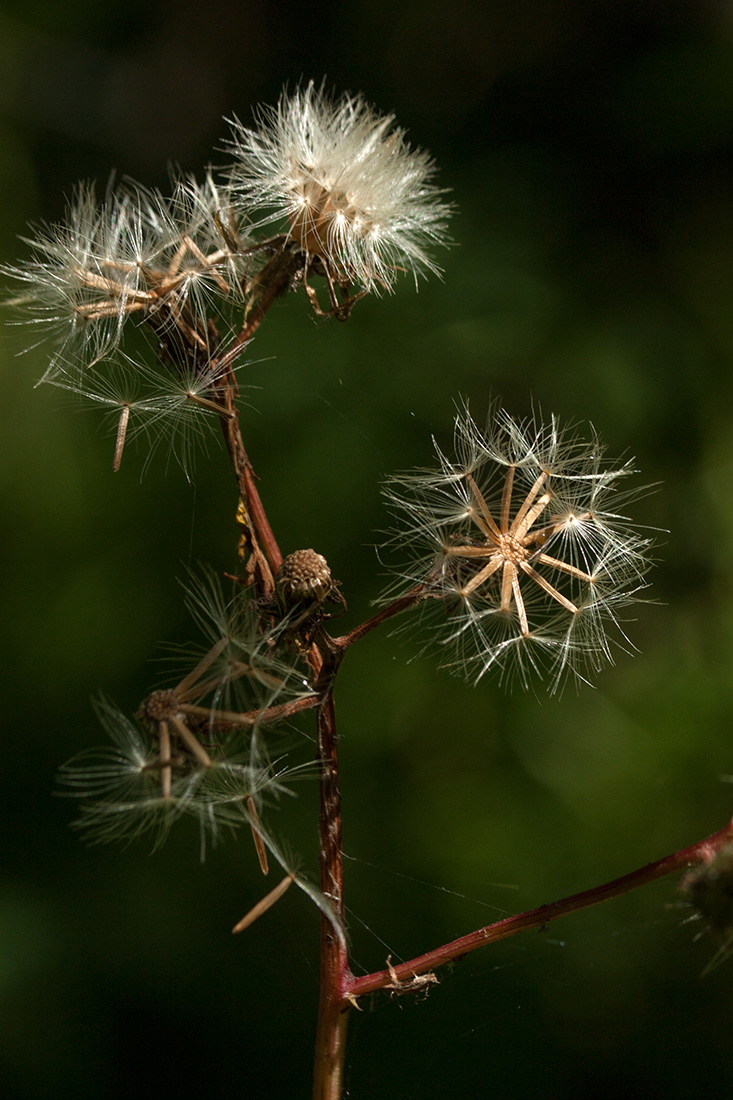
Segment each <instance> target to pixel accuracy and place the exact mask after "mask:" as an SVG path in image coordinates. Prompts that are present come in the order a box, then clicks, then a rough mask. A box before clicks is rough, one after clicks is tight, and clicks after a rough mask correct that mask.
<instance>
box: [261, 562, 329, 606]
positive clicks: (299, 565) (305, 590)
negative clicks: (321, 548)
mask: <svg viewBox="0 0 733 1100" xmlns="http://www.w3.org/2000/svg"><path fill="white" fill-rule="evenodd" d="M275 583H276V584H277V589H278V592H279V593H280V596H281V598H282V599H283V601H284V603H285V605H286V606H290V605H292V604H295V603H298V602H301V601H305V600H307V601H313V602H315V603H323V601H324V600H325V599H327V598H328V596H329V595H330V594H331V592H332V590H333V579H332V577H331V570H330V569H329V567H328V562H327V561H326V559H325V558H324V557H323V555H322V554H317V553H316V552H315V550H295V551H294V552H293V553H292V554H288V556H287V557H286V558H283V562H282V565H281V566H280V568H279V569H278V572H277V577H276V578H275Z"/></svg>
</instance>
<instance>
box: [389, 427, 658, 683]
mask: <svg viewBox="0 0 733 1100" xmlns="http://www.w3.org/2000/svg"><path fill="white" fill-rule="evenodd" d="M455 450H456V458H455V459H451V458H448V457H447V456H446V455H444V454H443V453H442V452H441V451H440V450H439V449H438V448H437V446H436V451H437V455H438V462H439V468H438V469H437V470H423V471H416V472H412V473H407V474H403V475H398V476H397V477H395V478H393V479H392V481H391V483H390V484H389V486H388V487H387V498H388V500H389V503H390V505H391V507H392V509H393V511H394V512H395V513H396V514H397V515H398V517H399V519H400V522H401V526H400V527H399V529H397V530H395V532H394V535H393V538H392V544H393V546H395V547H398V548H399V549H400V550H401V551H406V552H407V553H408V554H409V560H408V562H407V564H406V565H405V566H404V567H403V569H402V576H403V578H404V579H406V580H407V581H408V583H409V585H410V587H411V588H412V587H414V585H415V584H420V585H423V586H424V592H425V596H426V597H433V599H426V600H424V601H423V603H422V607H423V609H427V607H428V605H433V606H434V604H435V602H436V599H439V600H440V601H441V603H442V604H443V605H444V608H443V611H442V614H441V617H440V623H439V625H440V629H441V631H442V635H443V636H442V638H441V643H442V644H443V645H447V646H448V647H449V649H450V651H451V654H452V656H451V657H450V658H449V660H448V661H447V662H446V663H447V664H448V666H449V667H452V668H454V669H455V670H457V671H459V672H462V673H465V674H467V675H468V676H470V677H471V678H472V679H473V680H474V681H477V680H480V679H481V677H482V676H484V675H485V674H486V673H487V672H489V670H498V671H499V673H500V674H501V675H502V676H504V675H507V674H510V673H512V672H514V673H517V674H518V675H519V678H520V679H521V680H522V682H523V683H524V684H525V685H526V683H527V681H528V676H529V673H530V672H531V671H533V670H534V671H538V672H542V671H549V674H550V687H551V690H552V691H555V690H557V689H558V688H559V687H560V686H561V685H562V683H563V682H564V680H565V678H566V676H567V674H568V673H572V674H574V675H575V676H576V677H578V679H580V680H587V678H588V677H589V676H590V675H591V674H592V673H594V672H595V671H597V669H598V668H599V667H600V666H601V665H602V664H603V663H604V662H607V661H611V660H612V649H611V639H610V637H609V627H614V626H615V627H617V628H618V627H619V620H618V613H619V610H620V609H621V608H622V607H624V606H625V605H626V604H628V603H629V602H631V601H632V600H633V599H634V598H635V597H636V595H637V593H638V592H639V590H640V589H642V588H643V587H645V580H644V576H645V574H646V572H647V570H648V568H649V565H650V561H649V549H650V541H649V539H647V538H645V537H643V536H642V535H641V534H639V532H638V531H636V530H635V529H634V527H633V526H632V524H631V522H630V521H629V520H628V519H627V518H626V517H625V516H624V515H622V514H621V512H620V511H619V509H620V508H621V507H622V506H623V505H624V504H626V503H628V500H629V498H630V496H633V495H638V494H633V493H631V494H630V493H629V492H628V491H622V490H621V489H620V484H621V482H622V481H623V479H624V478H626V477H627V476H628V475H629V474H630V473H632V469H631V466H630V463H628V462H627V463H625V464H623V465H621V466H616V467H613V466H610V465H609V464H608V463H606V462H605V461H604V460H603V447H602V445H601V444H600V442H599V440H598V438H597V437H596V436H594V435H592V436H591V438H590V439H589V440H588V441H584V440H583V439H581V438H580V437H579V436H578V435H577V434H576V433H575V432H574V431H573V430H572V428H565V429H561V428H560V427H559V426H558V423H557V421H556V420H555V419H554V418H553V419H552V420H551V421H550V423H549V424H546V425H542V424H539V423H538V422H537V421H535V420H528V421H516V420H514V419H512V417H510V416H509V415H508V414H507V413H505V412H503V411H502V410H499V409H497V408H496V407H495V408H494V409H493V410H492V411H491V413H490V415H489V419H488V422H487V426H486V428H485V429H484V430H483V431H482V430H480V429H479V428H478V426H477V425H476V424H475V422H474V421H473V419H472V418H471V416H470V415H469V413H468V410H467V409H465V410H463V411H461V412H460V413H459V415H458V416H457V417H456V422H455ZM405 521H406V522H405ZM618 632H619V633H620V641H621V644H622V645H623V642H624V641H625V640H626V639H625V635H624V634H623V631H621V630H620V628H619V631H618Z"/></svg>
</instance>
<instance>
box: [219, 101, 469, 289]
mask: <svg viewBox="0 0 733 1100" xmlns="http://www.w3.org/2000/svg"><path fill="white" fill-rule="evenodd" d="M233 127H234V135H233V138H232V140H231V142H230V143H229V144H230V148H231V149H232V151H233V153H234V163H233V165H232V168H231V180H232V185H233V189H234V191H235V193H237V194H238V195H239V196H240V198H241V201H242V204H243V206H244V208H245V209H246V210H252V211H259V212H261V213H262V217H261V220H260V222H259V223H258V224H260V225H264V224H269V223H278V222H279V223H282V224H283V225H284V227H287V234H288V236H289V238H290V240H291V241H293V242H295V244H296V245H297V246H298V247H299V248H300V249H301V250H302V251H303V252H304V253H305V254H306V256H308V257H318V258H320V260H321V261H322V262H323V264H324V266H325V268H326V270H327V272H328V273H329V274H330V275H331V277H332V278H333V279H334V280H335V281H336V282H349V283H351V284H354V285H356V286H360V287H362V288H363V289H364V290H374V289H378V288H379V287H384V288H385V289H390V287H391V285H392V283H393V282H394V279H395V274H396V272H397V270H399V269H405V268H406V269H407V270H409V271H411V272H412V274H413V275H414V276H415V277H417V276H418V275H426V274H428V273H429V272H437V271H438V268H437V266H436V264H435V262H434V261H433V260H432V259H431V257H430V255H429V250H430V248H432V246H433V245H435V244H446V243H447V232H446V221H447V218H448V215H449V214H450V207H449V205H448V204H446V203H445V202H443V200H442V198H441V195H442V194H443V192H442V191H441V190H440V189H439V188H437V187H435V186H434V184H433V183H432V182H431V181H432V177H433V175H434V172H435V168H434V165H433V162H432V161H431V159H430V157H429V156H428V154H427V153H425V152H423V151H422V150H420V149H413V148H411V147H410V145H409V144H408V143H407V141H406V140H405V134H404V131H403V130H401V129H399V128H398V127H396V126H395V125H394V116H392V115H379V114H378V113H377V112H376V111H375V110H374V108H373V107H371V106H369V104H367V103H366V102H365V101H364V99H363V98H362V97H361V96H359V95H357V96H351V95H344V96H342V97H341V98H340V99H338V100H331V99H330V98H329V97H328V96H327V95H326V94H325V92H324V91H323V89H320V90H318V89H316V88H315V86H314V85H313V83H312V82H311V83H310V84H308V86H307V87H306V88H304V89H303V88H301V89H298V90H297V91H295V92H294V93H293V95H287V94H284V95H283V96H282V98H281V99H280V102H279V103H278V105H277V107H276V108H261V109H260V111H259V114H258V116H257V126H256V128H255V129H248V128H247V127H245V126H243V125H242V124H241V123H240V122H238V121H237V120H235V121H234V122H233Z"/></svg>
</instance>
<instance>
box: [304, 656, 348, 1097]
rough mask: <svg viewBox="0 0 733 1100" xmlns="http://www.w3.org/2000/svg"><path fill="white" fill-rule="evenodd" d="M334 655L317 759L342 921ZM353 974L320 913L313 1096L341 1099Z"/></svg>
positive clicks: (326, 674) (326, 867)
mask: <svg viewBox="0 0 733 1100" xmlns="http://www.w3.org/2000/svg"><path fill="white" fill-rule="evenodd" d="M337 660H338V659H336V658H334V657H333V655H329V656H328V657H327V658H326V659H325V660H324V664H323V668H322V672H321V676H320V680H321V682H322V683H323V684H324V687H323V689H322V692H323V694H322V701H321V705H320V707H319V711H318V762H319V765H320V771H319V799H320V814H319V823H318V831H319V836H320V856H319V858H320V877H321V890H322V891H323V893H324V894H325V895H326V897H327V898H328V899H329V901H330V902H331V904H332V906H333V908H334V910H335V912H336V915H337V917H338V919H339V920H340V921H343V918H344V899H343V886H344V868H343V855H342V850H341V791H340V789H339V772H338V767H339V763H338V741H337V736H336V714H335V710H334V703H333V679H334V676H335V673H336V668H337ZM350 979H351V974H350V972H349V968H348V958H347V953H346V945H345V942H344V939H343V936H341V935H339V934H338V931H337V930H336V929H335V928H334V927H333V924H332V922H331V921H330V920H329V919H328V917H326V916H325V915H322V916H321V995H320V1002H319V1006H318V1028H317V1031H316V1051H315V1066H314V1074H313V1100H341V1097H342V1093H343V1073H344V1058H345V1055H346V1029H347V1024H348V1014H349V1008H350V1003H349V1000H348V998H347V996H346V994H345V989H346V986H347V984H348V982H349V980H350Z"/></svg>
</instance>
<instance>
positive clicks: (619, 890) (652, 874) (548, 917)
mask: <svg viewBox="0 0 733 1100" xmlns="http://www.w3.org/2000/svg"><path fill="white" fill-rule="evenodd" d="M731 840H733V822H731V823H730V824H728V825H726V826H725V827H724V828H723V829H720V830H719V831H718V832H717V833H713V834H712V836H709V837H706V838H705V839H704V840H700V841H698V842H697V843H696V844H691V845H689V847H687V848H680V849H679V850H678V851H676V852H672V854H671V855H668V856H664V857H663V858H662V859H658V860H656V862H655V863H647V864H646V866H645V867H640V868H639V869H638V870H636V871H631V872H630V873H629V874H627V875H622V876H621V877H620V878H615V879H612V880H611V881H610V882H606V883H604V884H603V885H602V886H594V887H592V889H590V890H583V891H582V892H581V893H579V894H571V895H570V897H567V898H562V899H561V900H560V901H555V902H551V903H550V904H548V905H540V906H539V907H538V908H537V909H529V910H527V912H525V913H519V914H517V915H516V916H514V917H506V918H505V919H504V920H500V921H496V922H495V923H494V924H488V925H486V926H485V927H484V928H479V929H478V930H477V931H475V932H470V933H469V934H468V935H467V936H461V938H460V939H457V940H453V941H452V942H451V943H446V944H443V945H442V946H441V947H436V948H434V950H432V951H427V952H426V953H425V954H424V955H418V956H417V958H414V959H410V960H409V961H408V962H404V963H400V964H399V966H395V967H392V968H391V969H388V970H378V971H376V972H375V973H373V974H366V975H365V976H364V977H361V978H354V979H352V981H350V982H349V983H348V984H347V987H346V992H347V993H349V994H351V996H352V997H360V996H362V995H363V994H364V993H374V992H375V991H376V990H378V989H384V988H385V987H386V986H389V985H391V984H392V983H393V982H394V980H395V975H396V977H397V979H398V980H399V981H402V980H406V981H409V980H410V979H411V978H414V977H415V976H416V975H420V974H425V973H427V972H428V971H432V970H435V969H437V967H439V966H443V965H445V963H448V962H453V961H455V960H456V959H460V958H461V957H462V956H463V955H467V954H468V953H469V952H470V951H475V950H476V949H477V948H478V947H484V946H485V945H486V944H488V943H497V942H498V941H499V940H504V939H507V938H508V937H509V936H515V935H516V934H517V932H526V931H528V930H529V929H531V928H541V927H543V926H544V925H546V924H549V923H550V921H554V920H558V919H559V918H560V917H566V916H569V915H570V913H577V912H579V911H580V910H581V909H589V908H590V907H591V906H593V905H599V904H600V903H601V902H604V901H610V900H611V898H617V897H620V896H621V895H622V894H627V893H628V892H629V891H630V890H635V889H636V888H637V887H638V886H644V885H646V883H648V882H653V881H654V880H655V879H658V878H663V877H664V876H665V875H670V874H674V872H675V871H680V870H682V869H683V868H685V867H687V866H689V865H690V864H691V863H695V862H697V861H699V860H700V859H707V858H710V857H711V856H712V854H713V853H715V852H716V851H717V850H718V849H719V848H721V847H722V846H723V845H724V844H726V843H728V842H729V841H731Z"/></svg>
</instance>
